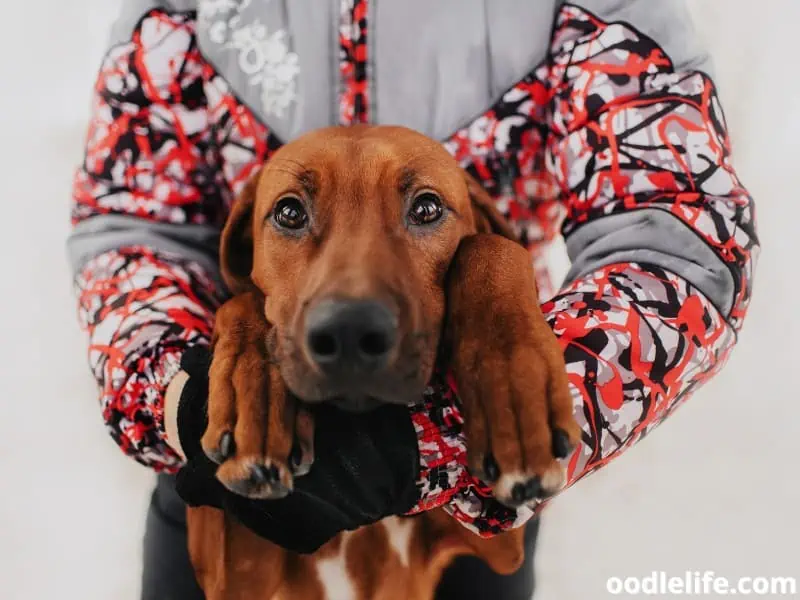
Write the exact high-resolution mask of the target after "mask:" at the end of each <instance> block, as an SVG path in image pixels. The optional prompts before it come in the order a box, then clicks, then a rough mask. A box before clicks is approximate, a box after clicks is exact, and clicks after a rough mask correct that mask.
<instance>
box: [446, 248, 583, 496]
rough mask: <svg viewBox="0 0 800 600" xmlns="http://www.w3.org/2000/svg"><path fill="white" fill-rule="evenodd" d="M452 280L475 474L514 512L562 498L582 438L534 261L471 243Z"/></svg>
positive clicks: (456, 354)
mask: <svg viewBox="0 0 800 600" xmlns="http://www.w3.org/2000/svg"><path fill="white" fill-rule="evenodd" d="M448 277H449V279H448V305H449V306H448V316H447V317H448V322H447V325H446V329H445V335H446V340H447V347H448V351H449V353H450V360H451V361H452V363H451V366H452V369H453V374H454V377H455V380H456V383H457V385H458V393H459V396H460V398H461V400H462V402H463V406H464V417H465V430H466V435H467V447H468V460H469V466H470V470H471V471H472V472H473V473H474V474H476V475H477V476H478V477H480V478H481V479H483V480H484V481H486V482H487V483H491V484H492V485H493V489H494V493H495V497H496V498H497V499H498V500H500V501H501V502H503V503H504V504H507V505H509V506H512V507H516V506H520V505H523V504H530V503H533V502H535V501H536V500H537V499H538V498H544V497H547V496H549V495H552V494H553V493H555V492H556V491H557V490H558V489H560V487H561V486H562V485H563V483H564V480H565V475H564V469H563V468H562V467H561V465H560V464H559V463H558V462H557V460H556V459H557V458H563V457H565V456H566V455H567V454H568V453H569V452H570V449H571V448H573V447H574V446H575V444H576V443H577V442H578V439H579V434H580V430H579V428H578V426H577V423H576V422H575V420H574V419H573V417H572V401H571V397H570V392H569V387H568V382H567V374H566V366H565V363H564V358H563V353H562V350H561V347H560V346H559V344H558V341H557V339H556V337H555V336H554V334H553V332H552V331H551V329H550V327H549V325H548V324H547V322H546V321H545V319H544V315H543V314H542V311H541V309H540V307H539V299H538V295H537V292H536V283H535V278H534V273H533V267H532V264H531V259H530V255H529V254H528V252H527V251H526V250H525V249H524V248H522V247H521V246H519V245H518V244H516V243H514V242H512V241H510V240H507V239H505V238H502V237H500V236H497V235H491V234H478V235H474V236H471V237H468V238H466V239H465V240H464V241H463V242H462V244H461V246H460V247H459V249H458V252H457V253H456V257H455V259H454V261H453V264H452V266H451V271H450V273H449V276H448Z"/></svg>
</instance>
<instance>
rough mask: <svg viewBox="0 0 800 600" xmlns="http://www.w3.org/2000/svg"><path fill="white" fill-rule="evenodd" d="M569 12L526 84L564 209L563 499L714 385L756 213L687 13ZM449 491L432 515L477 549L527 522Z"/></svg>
mask: <svg viewBox="0 0 800 600" xmlns="http://www.w3.org/2000/svg"><path fill="white" fill-rule="evenodd" d="M580 5H581V6H583V7H584V8H579V7H578V6H575V5H564V6H563V7H562V9H561V10H560V12H559V14H558V15H557V19H556V23H555V27H554V33H553V39H552V45H551V49H550V54H549V56H548V59H547V61H546V63H545V64H543V65H542V66H541V67H540V68H539V69H537V70H536V71H535V73H534V75H533V76H532V78H531V80H530V81H528V82H526V84H527V89H528V90H529V93H531V94H532V95H533V97H534V98H535V99H536V100H537V102H539V103H541V106H539V108H538V110H540V111H541V118H542V119H543V120H544V122H543V123H542V124H543V125H546V131H547V136H546V139H545V144H544V145H543V147H542V152H543V153H544V155H543V156H542V159H543V161H542V162H543V164H546V166H547V170H548V171H549V172H550V174H551V177H552V180H553V183H554V184H555V185H556V186H557V188H558V190H559V198H560V201H561V202H563V203H564V205H565V207H566V210H567V216H566V220H565V223H564V227H563V231H564V235H565V238H566V243H567V248H568V252H569V255H570V258H571V260H572V268H571V271H570V273H569V274H568V276H567V284H566V285H565V287H564V288H563V289H562V290H561V292H560V293H559V294H558V295H556V296H555V297H554V298H553V299H551V300H550V301H548V302H546V303H545V304H544V306H543V310H544V312H545V315H546V317H547V318H548V320H549V322H550V323H551V325H552V327H553V330H554V332H555V333H556V335H557V336H558V338H559V339H560V341H561V344H562V346H563V347H564V353H565V358H566V363H567V369H568V372H569V378H570V384H571V387H572V393H573V399H574V404H575V411H574V414H575V416H576V418H577V419H578V421H579V423H580V424H581V426H582V429H583V436H582V442H581V444H580V446H579V447H578V448H577V449H576V451H575V452H574V453H573V454H572V456H571V457H570V458H569V459H568V460H566V461H565V463H566V465H567V468H568V485H572V484H573V483H575V482H576V481H578V480H579V479H580V478H582V477H583V476H585V475H587V474H589V473H591V472H592V471H594V470H596V469H598V468H600V467H602V466H604V465H605V464H607V463H608V462H609V461H611V460H612V459H613V458H615V457H616V456H619V455H620V454H621V453H622V452H623V451H624V450H625V449H627V448H629V447H630V446H631V445H632V444H634V443H635V442H636V441H638V440H639V439H641V438H642V437H643V436H644V435H645V434H646V433H648V432H649V431H651V430H652V429H653V428H654V427H655V426H656V425H658V424H659V423H660V422H661V421H662V420H663V419H664V418H665V417H667V416H668V415H669V414H671V413H672V412H673V411H674V409H675V408H676V407H677V406H678V405H679V404H680V403H681V402H683V401H684V400H686V399H687V398H688V397H689V396H690V395H691V394H692V393H693V392H694V391H695V390H697V389H698V387H700V385H702V384H703V383H704V382H706V381H707V380H708V379H709V378H710V377H711V376H712V375H714V374H715V373H716V372H718V371H719V369H720V368H721V367H722V366H723V364H724V363H725V360H726V359H727V357H728V356H729V354H730V352H731V350H732V348H733V346H734V344H735V342H736V336H737V332H738V331H739V329H740V328H741V326H742V322H743V319H744V316H745V313H746V310H747V305H748V302H749V299H750V292H751V284H752V277H753V267H754V261H755V258H756V254H757V250H758V240H757V236H756V232H755V216H754V207H753V203H752V200H751V198H750V196H749V195H748V193H747V191H746V190H745V189H744V187H743V185H742V184H741V182H740V181H739V179H738V178H737V177H736V174H735V173H734V170H733V167H732V165H731V157H730V142H729V139H728V134H727V130H726V125H725V121H724V117H723V114H722V109H721V107H720V104H719V100H718V98H717V91H716V89H715V87H714V85H713V82H712V81H711V79H710V77H709V75H708V74H707V70H708V69H709V65H708V62H709V61H708V57H707V55H706V54H705V53H704V52H703V51H702V48H701V47H700V46H699V45H698V44H697V42H696V39H695V36H694V31H693V28H692V23H691V20H690V18H689V15H688V13H687V10H686V7H685V5H684V3H683V2H680V1H673V0H665V1H663V2H661V1H659V2H657V3H656V2H651V1H649V0H632V1H630V2H624V3H620V2H617V1H611V0H586V1H584V2H581V3H580ZM589 11H591V12H589ZM659 44H661V46H660V45H659ZM419 420H420V421H423V419H419ZM459 433H460V432H459ZM454 439H457V440H460V439H461V438H460V437H458V436H454ZM451 472H453V473H455V471H454V470H451ZM457 477H459V478H460V479H459V481H458V483H457V485H456V486H455V491H454V492H453V493H452V494H451V495H450V496H449V497H448V498H447V500H446V502H447V504H445V508H446V509H447V510H449V511H451V512H452V513H453V514H454V516H455V517H456V518H458V519H459V520H461V521H462V522H463V523H464V524H465V525H466V526H467V527H469V528H471V529H473V530H474V531H475V532H477V533H479V534H481V535H492V534H494V533H497V532H499V531H502V530H503V529H506V528H510V527H516V526H519V525H521V524H522V523H524V522H525V521H526V520H527V518H529V517H530V516H531V515H532V514H533V512H534V511H531V510H528V509H524V510H520V511H512V510H508V509H505V508H503V507H501V506H499V505H498V503H497V502H496V501H495V500H494V499H492V498H491V496H489V495H488V494H486V493H485V492H484V491H482V490H481V486H480V482H476V481H475V480H473V479H471V478H470V477H469V476H468V474H466V472H465V471H464V470H462V471H459V472H458V475H457ZM542 505H543V503H542V504H540V505H539V506H538V507H537V509H538V508H539V507H541V506H542Z"/></svg>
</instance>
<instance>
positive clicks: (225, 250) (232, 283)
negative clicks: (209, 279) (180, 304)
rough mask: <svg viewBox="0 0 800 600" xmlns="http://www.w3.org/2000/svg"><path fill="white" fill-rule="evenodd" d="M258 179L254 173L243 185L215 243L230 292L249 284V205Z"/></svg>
mask: <svg viewBox="0 0 800 600" xmlns="http://www.w3.org/2000/svg"><path fill="white" fill-rule="evenodd" d="M258 180H259V175H258V173H256V174H255V175H254V176H253V177H251V178H250V181H248V182H247V184H246V185H245V186H244V189H242V191H241V193H240V194H239V196H238V197H237V198H236V200H235V201H234V203H233V207H232V209H231V213H230V215H228V220H227V221H226V222H225V227H224V228H223V229H222V238H221V239H220V244H219V261H220V266H221V268H222V279H223V280H224V281H225V285H227V286H228V289H229V290H230V292H231V293H232V294H234V295H236V294H240V293H242V292H245V291H247V290H249V289H251V288H252V287H253V282H252V281H251V279H250V273H251V272H252V270H253V206H254V204H255V199H256V187H257V186H258Z"/></svg>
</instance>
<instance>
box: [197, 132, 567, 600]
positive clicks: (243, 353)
mask: <svg viewBox="0 0 800 600" xmlns="http://www.w3.org/2000/svg"><path fill="white" fill-rule="evenodd" d="M497 234H499V235H497ZM511 237H512V235H511V232H510V230H509V228H508V226H507V225H506V224H505V222H504V221H503V219H502V217H501V216H500V215H499V213H497V212H496V210H495V209H494V208H493V206H492V203H491V200H490V199H489V198H488V196H487V195H486V193H485V192H484V191H483V189H482V188H481V187H480V185H478V184H477V183H476V182H474V181H472V180H471V179H470V178H469V177H468V176H466V175H465V174H464V172H463V171H462V170H461V169H460V168H459V166H458V165H457V163H456V162H455V161H454V160H453V158H452V157H451V156H450V155H449V154H448V153H447V152H446V151H445V150H444V149H443V148H442V147H441V145H440V144H438V143H436V142H434V141H432V140H430V139H428V138H426V137H424V136H422V135H420V134H417V133H414V132H412V131H410V130H407V129H403V128H399V127H362V126H359V127H348V128H331V129H325V130H320V131H317V132H314V133H311V134H308V135H306V136H304V137H302V138H300V139H298V140H297V141H294V142H292V143H290V144H287V145H286V146H284V147H283V148H281V149H280V150H279V151H278V152H277V153H276V154H275V155H274V157H273V158H272V159H271V160H270V161H269V162H268V164H267V165H266V166H265V167H264V169H263V170H262V172H261V173H260V174H259V175H258V176H257V177H255V178H254V179H253V180H252V181H251V182H250V184H249V185H248V186H247V188H246V189H245V190H244V192H243V193H242V195H241V197H240V198H239V199H238V201H237V202H236V204H235V205H234V208H233V211H232V214H231V216H230V218H229V220H228V223H227V224H226V227H225V230H224V232H223V236H222V246H221V259H222V267H223V274H224V276H225V280H226V282H227V283H228V285H229V287H230V288H231V290H232V291H233V293H234V294H235V295H234V297H233V298H232V299H231V300H230V301H228V302H227V303H225V305H223V306H222V307H221V308H220V310H219V312H218V315H217V322H216V327H215V336H214V358H213V363H212V366H211V371H210V394H209V425H208V429H207V431H206V433H205V435H204V437H203V440H202V444H203V448H204V450H205V451H206V452H207V453H208V454H209V455H210V456H212V457H215V458H216V459H217V460H218V462H219V463H220V466H219V470H218V472H217V477H218V478H219V479H220V481H222V482H223V483H224V484H225V485H226V486H227V487H228V488H230V489H231V490H234V491H236V492H238V493H240V494H243V495H246V496H250V497H256V498H276V497H280V496H283V495H285V494H287V493H288V492H289V491H290V490H291V489H292V486H293V476H295V475H297V474H298V472H300V473H302V472H303V471H305V470H307V469H308V468H309V467H310V465H311V462H312V460H313V445H312V441H313V423H312V420H311V417H310V416H309V413H307V412H306V411H304V410H303V409H302V407H300V406H298V405H297V404H296V403H295V402H294V401H292V400H291V399H290V395H289V394H287V389H288V390H290V391H291V392H293V394H294V395H296V396H297V397H299V398H301V399H302V400H303V401H305V402H307V403H314V402H322V401H328V402H333V403H336V404H338V405H339V406H341V407H342V408H344V409H347V410H368V409H369V408H371V407H373V406H376V405H377V404H378V403H397V404H409V403H411V402H415V401H418V400H419V399H420V398H421V397H422V392H423V390H424V388H425V386H426V384H427V382H428V380H429V378H430V377H431V373H432V370H433V367H434V362H435V360H436V357H437V354H438V353H439V352H440V351H441V352H443V353H445V356H447V357H448V364H449V366H450V367H451V369H452V371H453V375H454V377H455V380H456V383H457V385H458V389H459V394H460V397H461V399H462V401H463V411H464V417H465V429H466V435H467V439H468V447H469V453H468V455H469V464H470V468H471V470H472V471H473V472H474V473H475V474H477V475H479V476H482V477H484V478H486V475H487V474H486V472H485V471H486V470H487V468H488V469H489V470H494V471H497V470H498V469H499V477H489V478H487V479H488V480H496V483H495V484H494V492H495V496H496V497H497V498H498V499H499V500H500V501H502V502H504V503H506V504H509V505H520V504H522V503H525V502H528V501H530V500H531V499H532V496H533V495H537V491H539V490H541V491H542V492H543V494H544V495H546V494H549V493H552V492H554V491H556V490H557V489H558V488H559V487H560V486H561V485H562V484H563V478H564V476H563V469H562V468H561V467H560V465H559V464H558V462H557V461H556V459H555V458H554V455H553V447H554V444H556V445H562V446H564V445H567V444H574V443H576V442H577V440H578V433H579V431H578V428H577V425H576V424H575V422H574V420H573V419H572V403H571V399H570V395H569V390H568V386H567V377H566V369H565V366H564V361H563V357H562V352H561V349H560V347H559V345H558V343H557V341H556V339H555V337H554V336H553V334H552V332H551V330H550V328H549V326H548V325H547V323H546V322H545V320H544V317H543V315H542V313H541V310H540V309H539V299H538V297H537V292H536V285H535V281H534V275H533V269H532V266H531V261H530V256H529V255H528V253H527V251H526V250H525V249H523V248H522V247H521V246H519V245H518V244H516V243H514V242H512V241H510V239H508V238H511ZM294 440H299V442H300V448H301V449H302V452H301V456H300V457H295V459H294V463H295V464H293V465H292V466H291V467H290V453H291V452H292V444H293V441H294ZM490 457H493V458H494V460H492V459H491V458H490ZM487 465H488V467H487ZM490 475H491V474H490ZM188 519H189V535H190V551H191V555H192V560H193V563H194V565H195V568H196V570H197V573H198V579H199V581H200V583H201V585H202V587H203V588H204V590H205V593H206V597H207V598H209V600H216V599H223V598H257V599H265V600H266V599H276V598H292V599H300V600H305V599H317V598H319V599H322V598H364V599H368V598H369V599H379V598H380V599H386V600H391V599H395V598H396V599H400V598H403V599H405V598H415V599H417V598H419V599H424V598H431V597H432V595H433V592H434V590H435V587H436V583H437V581H438V579H439V577H440V574H441V572H442V570H443V569H444V568H445V567H446V566H447V564H448V563H449V562H450V561H451V560H452V559H453V558H454V557H455V556H456V555H458V554H474V555H478V556H480V557H482V558H484V559H485V560H486V561H487V562H488V563H489V564H490V566H492V568H494V569H495V570H497V571H498V572H512V571H514V570H515V569H516V568H518V567H519V564H520V561H521V560H522V539H521V533H520V531H519V530H517V531H512V532H509V533H506V534H502V535H500V536H497V537H495V538H492V539H482V538H480V537H478V536H475V535H474V534H472V533H470V532H468V531H467V530H465V529H464V528H463V527H462V526H461V525H460V524H458V523H456V522H455V521H454V520H453V519H452V518H451V517H449V516H448V515H446V514H444V513H443V512H441V511H430V512H428V513H426V514H423V515H420V516H418V517H414V518H410V519H399V518H391V519H385V520H384V521H381V522H380V523H377V524H375V525H372V526H369V527H364V528H362V529H360V530H358V531H356V532H353V533H345V534H341V535H339V536H338V537H337V538H335V539H334V540H332V541H331V542H329V543H328V544H326V545H325V546H324V547H323V548H321V549H320V550H319V551H318V552H317V553H315V554H313V555H311V556H299V555H294V554H291V553H288V552H286V551H284V550H282V549H280V548H278V547H277V546H275V545H273V544H271V543H269V542H267V541H265V540H263V539H260V538H258V537H257V536H256V535H255V534H253V533H251V532H250V531H248V530H246V529H245V528H244V527H242V526H240V525H238V524H237V523H236V522H235V521H233V520H232V519H230V518H228V517H227V516H226V515H225V514H223V513H222V512H221V511H218V510H216V509H211V508H201V509H190V511H189V516H188ZM333 588H339V589H338V590H334V589H333Z"/></svg>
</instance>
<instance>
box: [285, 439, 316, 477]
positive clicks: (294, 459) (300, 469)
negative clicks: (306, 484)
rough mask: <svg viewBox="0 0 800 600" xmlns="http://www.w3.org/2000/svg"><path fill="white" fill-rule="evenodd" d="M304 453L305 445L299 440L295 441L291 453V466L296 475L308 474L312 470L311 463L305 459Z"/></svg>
mask: <svg viewBox="0 0 800 600" xmlns="http://www.w3.org/2000/svg"><path fill="white" fill-rule="evenodd" d="M304 455H305V453H304V452H303V447H302V446H301V445H300V443H299V442H295V443H294V444H293V445H292V451H291V453H290V454H289V466H290V467H291V469H292V474H293V475H295V476H296V477H302V476H303V475H307V474H308V472H309V471H310V470H311V464H310V463H308V462H304V461H303V458H304Z"/></svg>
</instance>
